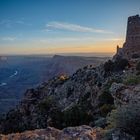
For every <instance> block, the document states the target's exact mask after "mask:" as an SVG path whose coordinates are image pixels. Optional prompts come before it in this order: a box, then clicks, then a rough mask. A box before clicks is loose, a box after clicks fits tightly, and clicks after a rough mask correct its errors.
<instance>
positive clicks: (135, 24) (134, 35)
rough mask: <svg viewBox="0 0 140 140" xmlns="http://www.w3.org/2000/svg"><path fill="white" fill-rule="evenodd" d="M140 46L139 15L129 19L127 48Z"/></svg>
mask: <svg viewBox="0 0 140 140" xmlns="http://www.w3.org/2000/svg"><path fill="white" fill-rule="evenodd" d="M138 45H140V17H139V15H136V16H132V17H129V18H128V22H127V33H126V46H127V47H137V46H138Z"/></svg>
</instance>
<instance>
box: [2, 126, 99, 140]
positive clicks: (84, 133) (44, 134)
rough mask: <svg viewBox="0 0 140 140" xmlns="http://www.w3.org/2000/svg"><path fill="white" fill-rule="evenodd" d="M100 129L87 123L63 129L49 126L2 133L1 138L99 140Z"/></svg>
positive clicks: (4, 139)
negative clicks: (21, 131)
mask: <svg viewBox="0 0 140 140" xmlns="http://www.w3.org/2000/svg"><path fill="white" fill-rule="evenodd" d="M99 131H100V129H99V130H98V129H94V128H91V127H89V126H86V125H83V126H79V127H68V128H65V129H63V130H58V129H55V128H53V127H48V128H47V129H36V130H33V131H25V132H23V133H14V134H9V135H0V140H11V139H12V140H97V137H100V135H99V133H98V132H99Z"/></svg>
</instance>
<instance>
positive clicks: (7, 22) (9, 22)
mask: <svg viewBox="0 0 140 140" xmlns="http://www.w3.org/2000/svg"><path fill="white" fill-rule="evenodd" d="M17 25H24V26H31V24H30V23H26V22H25V21H24V19H23V18H21V19H18V20H11V19H3V20H1V21H0V26H1V27H4V28H7V29H9V28H12V27H16V26H17Z"/></svg>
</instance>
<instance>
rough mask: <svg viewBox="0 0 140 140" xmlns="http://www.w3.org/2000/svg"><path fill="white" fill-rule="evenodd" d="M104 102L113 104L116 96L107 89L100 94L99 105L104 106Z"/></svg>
mask: <svg viewBox="0 0 140 140" xmlns="http://www.w3.org/2000/svg"><path fill="white" fill-rule="evenodd" d="M103 104H111V105H113V104H114V98H113V97H112V96H111V94H110V93H109V92H107V91H105V92H103V93H102V94H101V95H100V96H99V105H100V106H102V105H103Z"/></svg>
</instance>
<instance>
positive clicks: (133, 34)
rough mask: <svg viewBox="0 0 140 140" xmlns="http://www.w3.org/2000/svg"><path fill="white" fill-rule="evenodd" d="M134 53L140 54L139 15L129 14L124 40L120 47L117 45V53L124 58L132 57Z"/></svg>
mask: <svg viewBox="0 0 140 140" xmlns="http://www.w3.org/2000/svg"><path fill="white" fill-rule="evenodd" d="M134 54H137V55H139V56H140V16H139V15H136V16H131V17H129V18H128V22H127V32H126V41H125V43H124V45H123V47H122V48H118V46H117V54H116V55H115V56H114V58H115V57H117V56H121V57H124V58H128V59H129V58H132V56H133V55H134Z"/></svg>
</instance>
